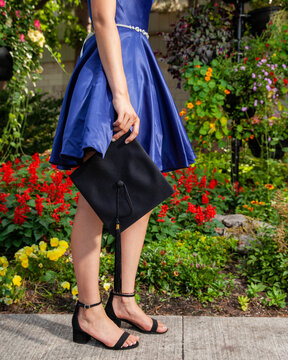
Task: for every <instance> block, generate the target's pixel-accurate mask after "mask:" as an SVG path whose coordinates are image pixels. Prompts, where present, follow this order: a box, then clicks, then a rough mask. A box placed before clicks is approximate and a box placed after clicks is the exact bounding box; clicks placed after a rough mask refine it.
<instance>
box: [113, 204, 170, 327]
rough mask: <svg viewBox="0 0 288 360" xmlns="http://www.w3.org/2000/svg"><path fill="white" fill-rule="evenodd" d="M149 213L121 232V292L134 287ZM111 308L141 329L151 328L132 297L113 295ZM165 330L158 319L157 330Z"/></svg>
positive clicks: (129, 291)
mask: <svg viewBox="0 0 288 360" xmlns="http://www.w3.org/2000/svg"><path fill="white" fill-rule="evenodd" d="M151 213H152V211H150V212H148V213H147V214H146V215H144V216H143V217H142V218H141V219H139V220H138V221H136V222H135V223H134V224H132V225H131V226H129V228H127V229H126V230H124V231H123V232H122V233H121V246H122V250H121V251H122V255H121V260H122V292H123V293H131V292H133V291H134V289H135V278H136V272H137V268H138V263H139V259H140V255H141V250H142V248H143V244H144V239H145V235H146V230H147V225H148V221H149V218H150V215H151ZM113 308H114V311H115V314H116V315H117V316H118V317H120V318H123V319H128V320H130V321H132V322H134V323H135V324H136V325H139V326H140V327H141V328H142V329H143V330H150V329H151V327H152V319H151V318H150V317H149V316H147V315H146V314H145V313H144V312H143V310H141V308H140V307H139V306H138V305H137V303H136V301H135V298H134V297H124V296H114V297H113ZM166 330H167V327H166V326H165V325H164V324H163V323H161V322H160V321H158V330H157V332H165V331H166Z"/></svg>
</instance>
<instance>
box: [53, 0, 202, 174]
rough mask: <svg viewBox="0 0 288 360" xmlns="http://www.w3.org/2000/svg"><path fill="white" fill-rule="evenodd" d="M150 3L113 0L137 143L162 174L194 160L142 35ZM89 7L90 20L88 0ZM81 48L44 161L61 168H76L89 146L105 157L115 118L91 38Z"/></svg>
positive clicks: (139, 0) (187, 140) (152, 55)
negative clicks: (136, 125) (135, 117)
mask: <svg viewBox="0 0 288 360" xmlns="http://www.w3.org/2000/svg"><path fill="white" fill-rule="evenodd" d="M153 1H154V0H117V6H116V16H115V21H116V24H118V25H117V28H118V31H119V36H120V40H121V49H122V61H123V66H124V72H125V76H126V80H127V86H128V92H129V97H130V100H131V104H132V106H133V108H134V110H135V112H136V113H137V115H138V116H139V118H140V128H139V134H138V136H137V137H136V139H137V140H138V141H139V142H140V144H141V145H142V146H143V147H144V149H145V150H146V152H147V153H148V154H149V156H150V157H151V159H152V160H153V161H154V163H155V164H156V165H157V167H158V168H159V170H160V171H163V172H166V171H171V170H176V169H181V168H185V167H188V166H189V165H190V164H192V163H194V162H195V159H196V156H195V154H194V151H193V148H192V146H191V143H190V141H189V138H188V136H187V133H186V131H185V128H184V126H183V123H182V120H181V118H180V115H179V113H178V110H177V107H176V105H175V103H174V100H173V98H172V95H171V93H170V91H169V88H168V86H167V84H166V82H165V79H164V77H163V74H162V72H161V69H160V67H159V65H158V63H157V60H156V58H155V56H154V53H153V51H152V49H151V46H150V43H149V40H148V38H147V36H146V33H145V32H148V24H149V15H150V10H151V6H152V3H153ZM88 5H89V12H90V17H91V19H92V16H91V4H90V0H88ZM121 25H128V26H133V27H138V28H137V29H135V28H134V29H133V28H131V27H130V28H129V27H124V26H121ZM137 30H138V31H137ZM82 50H83V54H82V56H79V59H78V61H77V64H76V66H75V69H74V71H73V74H72V76H71V78H70V81H69V84H68V86H67V89H66V93H65V96H64V100H63V104H62V108H61V112H60V116H59V120H58V124H57V129H56V133H55V136H54V141H53V146H52V152H51V156H50V159H49V162H50V163H51V164H54V165H57V168H58V169H61V170H69V169H71V168H74V167H77V166H79V165H80V164H81V162H82V158H83V156H84V150H83V149H85V148H88V147H89V148H93V149H95V150H96V151H98V152H99V153H101V154H102V157H103V158H104V156H105V153H106V151H107V149H108V146H109V144H110V142H111V139H112V136H113V134H114V132H113V125H112V124H113V122H114V121H115V118H116V117H117V116H116V117H115V114H116V112H115V110H114V108H113V105H112V93H111V90H110V87H109V83H108V81H107V78H106V75H105V72H104V69H103V67H102V64H101V60H100V56H99V53H98V49H97V43H96V38H95V35H93V36H90V37H89V38H88V39H87V41H86V42H85V43H84V47H83V49H82ZM116 115H117V114H116ZM131 130H132V127H131Z"/></svg>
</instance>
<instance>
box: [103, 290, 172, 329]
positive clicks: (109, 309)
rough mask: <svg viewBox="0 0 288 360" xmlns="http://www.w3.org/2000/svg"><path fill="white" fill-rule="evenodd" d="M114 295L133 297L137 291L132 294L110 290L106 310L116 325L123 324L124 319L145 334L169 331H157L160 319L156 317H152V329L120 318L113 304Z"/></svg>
mask: <svg viewBox="0 0 288 360" xmlns="http://www.w3.org/2000/svg"><path fill="white" fill-rule="evenodd" d="M114 296H125V297H133V296H135V292H134V293H131V294H125V293H118V292H113V291H110V294H109V299H108V301H107V304H106V307H105V311H106V314H107V315H108V316H109V318H110V319H111V320H113V321H114V323H115V324H116V325H118V326H119V327H120V326H121V321H124V322H126V323H128V324H130V325H132V326H134V327H135V328H136V329H137V330H138V331H140V332H142V333H144V334H165V333H166V332H167V331H168V329H167V330H166V331H163V332H158V331H157V329H158V321H157V320H156V319H154V318H151V319H152V327H151V329H150V330H143V329H141V328H140V327H139V326H137V325H136V324H134V323H133V322H132V321H130V320H127V319H121V318H118V317H117V315H116V314H115V311H114V309H113V305H112V301H113V297H114Z"/></svg>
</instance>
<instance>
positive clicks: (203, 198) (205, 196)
mask: <svg viewBox="0 0 288 360" xmlns="http://www.w3.org/2000/svg"><path fill="white" fill-rule="evenodd" d="M208 203H209V199H208V197H207V195H206V194H202V204H204V205H205V204H208Z"/></svg>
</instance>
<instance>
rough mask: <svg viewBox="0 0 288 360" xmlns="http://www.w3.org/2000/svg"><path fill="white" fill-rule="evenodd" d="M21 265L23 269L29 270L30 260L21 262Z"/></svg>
mask: <svg viewBox="0 0 288 360" xmlns="http://www.w3.org/2000/svg"><path fill="white" fill-rule="evenodd" d="M21 265H22V266H23V268H27V267H28V265H29V262H28V259H27V260H24V261H22V262H21Z"/></svg>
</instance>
